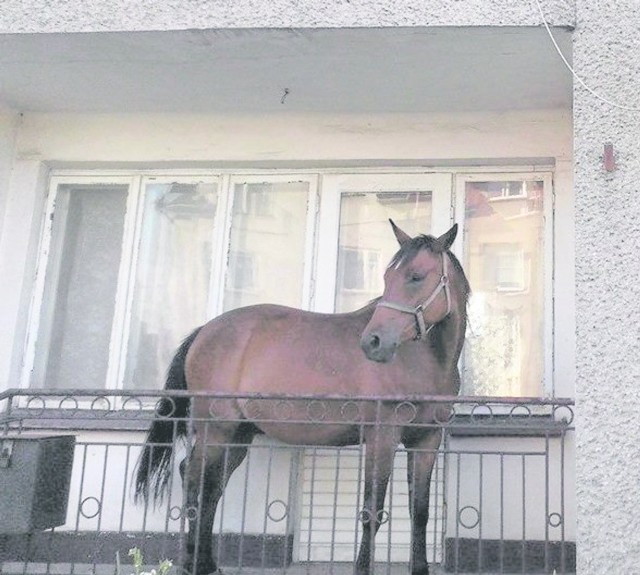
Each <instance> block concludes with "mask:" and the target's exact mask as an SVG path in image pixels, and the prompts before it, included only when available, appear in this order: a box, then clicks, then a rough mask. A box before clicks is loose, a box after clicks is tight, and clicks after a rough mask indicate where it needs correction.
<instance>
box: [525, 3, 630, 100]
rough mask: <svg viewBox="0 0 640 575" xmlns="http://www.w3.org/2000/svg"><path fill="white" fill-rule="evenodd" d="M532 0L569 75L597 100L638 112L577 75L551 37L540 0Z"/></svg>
mask: <svg viewBox="0 0 640 575" xmlns="http://www.w3.org/2000/svg"><path fill="white" fill-rule="evenodd" d="M534 2H535V4H536V5H537V6H538V12H540V19H541V20H542V23H543V24H544V27H545V28H546V30H547V34H548V35H549V38H551V42H552V43H553V46H554V47H555V49H556V52H558V55H559V56H560V58H561V59H562V61H563V62H564V65H565V66H566V67H567V69H568V70H569V72H571V75H572V76H573V77H574V78H575V79H576V81H577V82H578V83H579V84H580V85H581V86H582V87H583V88H584V89H585V90H587V91H588V92H589V93H590V94H591V95H592V96H594V97H595V98H597V99H598V100H600V101H602V102H604V103H605V104H609V106H613V107H614V108H620V109H622V110H628V111H631V112H640V108H637V107H634V106H626V105H624V104H618V103H617V102H614V101H612V100H609V99H608V98H605V97H604V96H601V95H600V94H599V93H598V92H596V91H595V90H594V89H593V88H591V87H590V86H588V85H587V83H586V82H585V81H584V80H583V79H582V78H581V77H580V76H578V74H577V73H576V71H575V70H574V69H573V66H571V64H569V62H568V60H567V59H566V58H565V55H564V54H563V53H562V50H561V49H560V46H558V42H556V39H555V38H554V37H553V34H552V33H551V28H550V27H549V23H548V22H547V19H546V18H545V15H544V12H543V11H542V5H541V4H540V0H534Z"/></svg>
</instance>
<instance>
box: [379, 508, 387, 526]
mask: <svg viewBox="0 0 640 575" xmlns="http://www.w3.org/2000/svg"><path fill="white" fill-rule="evenodd" d="M389 518H390V515H389V512H388V511H387V510H386V509H380V511H378V513H376V520H377V521H378V524H379V525H384V524H385V523H389Z"/></svg>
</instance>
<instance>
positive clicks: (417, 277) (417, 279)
mask: <svg viewBox="0 0 640 575" xmlns="http://www.w3.org/2000/svg"><path fill="white" fill-rule="evenodd" d="M423 279H424V276H423V275H421V274H411V275H410V276H409V281H410V282H411V283H413V284H417V283H420V282H421V281H422V280H423Z"/></svg>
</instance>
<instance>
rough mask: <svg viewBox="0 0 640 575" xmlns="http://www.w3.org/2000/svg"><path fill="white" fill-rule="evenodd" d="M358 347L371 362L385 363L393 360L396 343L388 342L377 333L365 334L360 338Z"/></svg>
mask: <svg viewBox="0 0 640 575" xmlns="http://www.w3.org/2000/svg"><path fill="white" fill-rule="evenodd" d="M360 347H361V348H362V351H364V353H365V355H366V356H367V358H368V359H370V360H371V361H377V362H379V363H387V362H389V361H391V360H392V359H393V356H394V355H395V353H396V348H397V347H398V343H397V342H396V341H388V340H386V338H384V337H383V336H382V335H381V334H379V333H375V332H374V333H365V334H363V335H362V337H361V338H360Z"/></svg>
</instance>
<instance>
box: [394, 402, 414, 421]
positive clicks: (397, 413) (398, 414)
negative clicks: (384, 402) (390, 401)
mask: <svg viewBox="0 0 640 575" xmlns="http://www.w3.org/2000/svg"><path fill="white" fill-rule="evenodd" d="M393 415H394V417H395V421H396V423H413V422H414V421H415V420H416V417H417V416H418V408H417V407H416V406H415V404H413V403H411V402H410V401H403V402H402V403H399V404H398V405H396V408H395V409H394V410H393Z"/></svg>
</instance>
